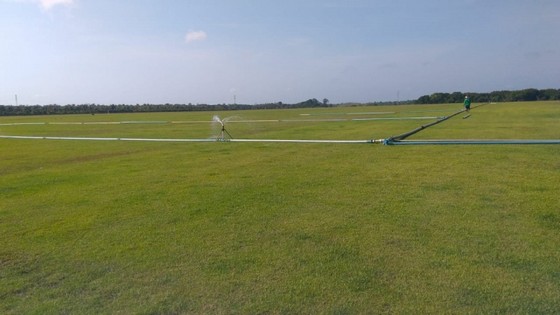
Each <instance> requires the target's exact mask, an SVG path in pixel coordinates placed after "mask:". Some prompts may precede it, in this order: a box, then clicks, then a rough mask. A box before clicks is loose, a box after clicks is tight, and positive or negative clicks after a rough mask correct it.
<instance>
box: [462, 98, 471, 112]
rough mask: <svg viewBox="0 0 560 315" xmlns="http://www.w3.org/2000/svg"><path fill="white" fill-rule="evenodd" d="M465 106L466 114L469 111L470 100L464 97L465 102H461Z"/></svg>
mask: <svg viewBox="0 0 560 315" xmlns="http://www.w3.org/2000/svg"><path fill="white" fill-rule="evenodd" d="M463 105H464V106H465V110H466V111H467V112H468V111H470V110H471V99H470V98H469V97H468V96H465V101H464V102H463Z"/></svg>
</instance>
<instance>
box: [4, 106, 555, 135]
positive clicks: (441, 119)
mask: <svg viewBox="0 0 560 315" xmlns="http://www.w3.org/2000/svg"><path fill="white" fill-rule="evenodd" d="M482 105H483V104H481V105H478V106H475V107H473V109H474V108H476V107H479V106H482ZM465 111H466V110H465V109H463V110H460V111H458V112H456V113H454V114H452V115H449V116H444V117H387V118H354V119H332V120H331V119H320V120H301V119H299V120H289V119H288V120H235V122H236V123H249V122H274V123H278V122H296V121H297V122H304V121H313V122H317V121H358V120H381V119H428V118H432V119H437V120H436V121H434V122H431V123H429V124H426V125H422V126H420V127H418V128H415V129H414V130H412V131H409V132H406V133H403V134H400V135H397V136H392V137H389V138H386V139H366V140H314V139H307V140H305V139H233V137H232V136H231V134H230V133H229V132H228V130H227V129H226V122H227V121H229V120H230V119H231V118H233V117H228V118H225V119H221V118H220V117H219V116H217V115H215V116H214V117H213V118H212V120H211V122H212V123H218V124H219V127H220V131H219V134H218V135H217V136H215V137H212V138H208V139H177V138H175V139H153V138H124V137H107V138H99V137H56V136H21V135H20V136H18V135H0V139H31V140H84V141H143V142H270V143H339V144H340V143H350V144H356V143H369V144H381V143H382V144H385V145H488V144H494V145H500V144H512V145H516V144H546V145H548V144H560V140H557V139H509V140H508V139H466V140H465V139H463V140H461V139H456V140H455V139H437V140H436V139H434V140H406V138H408V137H410V136H412V135H414V134H416V133H418V132H420V131H422V130H424V129H427V128H429V127H431V126H434V125H437V124H439V123H442V122H444V121H446V120H448V119H450V118H452V117H455V116H457V115H459V114H461V113H464V112H465ZM468 117H470V113H468V114H467V115H466V116H464V117H463V119H465V118H468ZM183 123H208V121H121V122H118V121H117V122H31V123H3V124H0V126H18V125H49V124H52V125H103V124H183Z"/></svg>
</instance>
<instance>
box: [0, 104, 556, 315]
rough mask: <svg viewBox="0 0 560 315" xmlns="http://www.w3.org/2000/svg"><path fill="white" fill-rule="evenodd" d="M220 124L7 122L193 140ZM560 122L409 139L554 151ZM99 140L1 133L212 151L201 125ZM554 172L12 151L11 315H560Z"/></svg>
mask: <svg viewBox="0 0 560 315" xmlns="http://www.w3.org/2000/svg"><path fill="white" fill-rule="evenodd" d="M460 109H461V107H460V105H445V106H396V107H365V108H335V109H315V110H303V109H302V110H297V111H250V112H234V113H233V114H234V115H242V116H245V117H246V118H245V119H249V118H250V119H263V120H264V119H296V118H298V119H299V118H302V117H304V118H305V117H306V119H319V118H324V117H325V116H326V117H338V118H343V117H347V116H352V117H354V115H347V114H348V113H350V112H374V111H394V112H395V113H394V114H387V116H383V115H381V114H373V115H371V114H364V115H362V116H360V115H358V116H360V117H363V118H366V117H372V116H373V117H406V116H425V115H432V114H433V115H435V116H438V115H448V114H450V113H453V112H455V111H457V110H460ZM418 111H421V112H422V111H423V113H419V112H418ZM309 113H312V114H317V116H306V115H307V114H309ZM213 114H215V113H175V114H170V113H167V114H131V115H95V116H86V115H84V116H56V117H54V116H44V117H2V118H0V123H8V122H16V121H20V122H31V121H39V122H44V121H49V122H52V121H94V120H95V121H108V120H113V121H127V120H128V121H131V120H151V121H157V120H165V121H171V120H182V121H186V120H192V121H195V120H201V119H206V120H210V119H211V116H212V115H213ZM217 114H220V115H221V116H229V115H231V114H232V113H231V112H228V113H217ZM300 114H305V116H302V115H300ZM350 118H351V117H350ZM428 122H430V121H429V120H428V121H423V120H421V121H409V120H403V121H400V120H395V121H339V122H332V121H331V122H284V123H268V124H267V123H253V124H243V123H231V124H229V125H227V126H228V128H229V129H230V131H231V132H232V134H233V135H234V136H236V137H238V138H257V139H258V138H276V139H284V138H289V139H300V138H303V139H336V138H339V139H369V138H383V137H388V136H391V135H396V134H398V133H401V132H405V131H408V130H410V129H413V128H415V127H417V126H419V125H421V124H425V123H428ZM493 122H494V123H493ZM558 122H560V104H558V103H520V104H511V103H510V104H489V105H485V106H482V107H480V108H475V109H474V110H473V111H472V116H471V117H470V118H468V119H461V116H459V117H456V118H452V119H450V120H449V121H446V122H444V123H442V124H440V125H437V126H434V127H431V128H429V129H427V130H425V131H422V132H421V133H419V134H417V135H414V136H413V137H411V138H414V139H428V138H435V139H439V138H454V139H466V138H483V139H484V138H485V139H493V138H501V139H518V138H522V139H559V138H560V134H559V133H560V128H558ZM82 127H86V128H82ZM90 127H91V126H82V125H76V126H73V125H45V126H35V125H29V126H0V134H5V135H19V134H27V135H48V136H88V134H90V133H92V134H94V136H100V135H102V136H117V137H119V136H123V137H124V136H142V137H150V136H151V137H153V138H177V137H179V136H181V137H186V138H190V137H191V136H192V137H198V136H200V137H207V136H211V135H213V134H214V133H215V132H216V131H213V130H211V127H210V126H209V125H206V124H195V123H192V124H186V123H184V124H165V125H151V124H146V125H140V124H137V125H99V126H97V127H95V128H90ZM49 128H52V129H49ZM80 128H82V129H80ZM87 128H89V129H87ZM55 131H56V132H55ZM559 156H560V146H558V145H479V146H382V145H377V144H375V145H374V144H297V143H233V142H208V143H156V142H116V141H115V142H105V141H54V140H15V139H0V160H1V163H0V175H1V176H0V196H1V198H0V245H1V246H0V312H1V313H3V314H22V313H36V314H42V313H96V314H97V313H106V314H109V313H111V314H112V313H139V314H152V313H212V314H226V313H246V314H253V313H324V314H355V313H507V314H510V313H550V314H553V313H557V312H558V311H559V310H560V264H558V262H559V261H560V251H559V250H558V249H559V248H560V198H559V197H558V191H560V159H559V158H558V157H559Z"/></svg>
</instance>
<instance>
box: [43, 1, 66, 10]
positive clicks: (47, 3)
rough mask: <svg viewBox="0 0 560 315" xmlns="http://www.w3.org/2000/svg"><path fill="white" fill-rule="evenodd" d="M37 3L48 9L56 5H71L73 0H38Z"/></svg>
mask: <svg viewBox="0 0 560 315" xmlns="http://www.w3.org/2000/svg"><path fill="white" fill-rule="evenodd" d="M39 3H40V4H41V6H42V7H43V8H44V9H45V10H48V9H50V8H52V7H54V6H56V5H71V4H73V3H74V0H39Z"/></svg>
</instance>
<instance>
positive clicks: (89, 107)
mask: <svg viewBox="0 0 560 315" xmlns="http://www.w3.org/2000/svg"><path fill="white" fill-rule="evenodd" d="M465 95H468V96H470V98H471V100H472V101H473V102H475V103H487V102H518V101H547V100H560V89H545V90H537V89H524V90H517V91H494V92H490V93H463V92H453V93H434V94H432V95H424V96H421V97H420V98H418V99H417V100H408V101H399V102H394V101H391V102H372V103H366V104H355V103H351V104H350V103H344V104H337V105H333V104H330V102H329V100H328V99H326V98H325V99H323V101H319V100H317V99H315V98H312V99H309V100H307V101H303V102H300V103H296V104H285V103H282V102H277V103H265V104H257V105H246V104H216V105H208V104H196V105H193V104H169V103H166V104H136V105H128V104H111V105H100V104H80V105H76V104H69V105H57V104H53V105H19V106H12V105H0V116H23V115H64V114H92V115H95V114H109V113H146V112H195V111H230V110H247V109H287V108H314V107H333V106H354V105H399V104H443V103H462V102H463V100H464V98H465Z"/></svg>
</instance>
